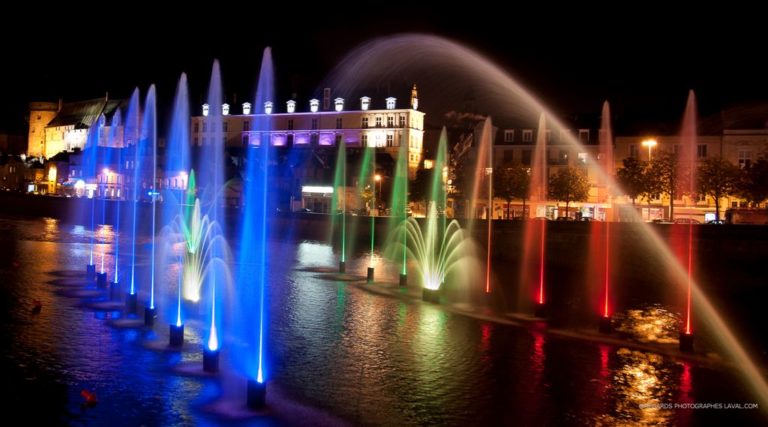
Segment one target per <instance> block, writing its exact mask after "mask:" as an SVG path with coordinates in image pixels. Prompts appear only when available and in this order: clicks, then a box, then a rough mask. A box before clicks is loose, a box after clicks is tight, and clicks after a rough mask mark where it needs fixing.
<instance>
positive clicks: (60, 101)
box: [56, 98, 64, 112]
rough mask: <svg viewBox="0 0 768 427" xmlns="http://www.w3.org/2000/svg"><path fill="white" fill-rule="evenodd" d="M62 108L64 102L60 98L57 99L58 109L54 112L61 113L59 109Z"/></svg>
mask: <svg viewBox="0 0 768 427" xmlns="http://www.w3.org/2000/svg"><path fill="white" fill-rule="evenodd" d="M63 107H64V100H63V99H62V98H59V109H58V110H56V112H59V111H61V109H62V108H63Z"/></svg>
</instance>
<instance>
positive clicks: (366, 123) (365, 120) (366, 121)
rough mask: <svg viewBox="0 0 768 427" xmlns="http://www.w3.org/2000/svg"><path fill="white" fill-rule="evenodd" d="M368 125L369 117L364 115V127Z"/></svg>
mask: <svg viewBox="0 0 768 427" xmlns="http://www.w3.org/2000/svg"><path fill="white" fill-rule="evenodd" d="M367 127H368V117H363V129H365V128H367Z"/></svg>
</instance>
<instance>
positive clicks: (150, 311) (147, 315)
mask: <svg viewBox="0 0 768 427" xmlns="http://www.w3.org/2000/svg"><path fill="white" fill-rule="evenodd" d="M155 317H157V309H154V308H149V307H144V326H149V327H151V326H154V325H155Z"/></svg>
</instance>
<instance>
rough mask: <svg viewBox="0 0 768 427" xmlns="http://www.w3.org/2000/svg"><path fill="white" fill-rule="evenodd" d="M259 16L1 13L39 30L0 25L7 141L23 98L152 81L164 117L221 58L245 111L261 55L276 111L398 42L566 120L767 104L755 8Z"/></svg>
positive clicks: (118, 93) (0, 111) (194, 94)
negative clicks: (608, 108) (349, 62)
mask: <svg viewBox="0 0 768 427" xmlns="http://www.w3.org/2000/svg"><path fill="white" fill-rule="evenodd" d="M183 7H185V8H191V6H183ZM253 7H256V6H255V5H250V6H248V8H245V7H243V9H242V10H238V8H239V7H237V8H235V9H234V10H229V11H228V12H227V13H225V14H222V13H218V12H211V11H208V10H205V9H199V10H198V9H197V8H193V9H194V10H185V12H184V14H180V15H178V16H174V15H158V14H154V13H153V12H151V11H143V12H141V13H138V14H136V15H134V16H132V17H126V16H123V14H122V13H121V14H120V17H116V16H110V15H107V16H105V17H104V18H103V19H101V20H99V19H96V20H93V19H92V20H88V19H86V15H85V14H79V13H73V11H72V10H67V11H56V12H46V13H41V12H40V11H29V12H26V13H24V12H22V13H20V14H19V13H16V14H15V15H14V14H10V13H6V14H4V17H5V18H6V20H12V19H14V16H16V18H18V19H19V20H21V21H24V22H28V23H29V25H30V26H31V27H33V28H39V30H30V31H18V30H12V29H10V28H9V27H10V26H6V25H3V26H2V29H0V35H2V37H3V40H4V43H3V47H2V49H3V51H4V55H3V64H2V67H0V76H2V78H0V94H1V95H2V102H0V132H17V133H22V134H25V133H26V124H25V122H24V113H25V109H26V103H28V102H29V101H33V100H38V101H44V100H48V101H55V100H57V99H58V98H60V97H62V98H64V100H65V101H74V100H81V99H89V98H96V97H100V96H103V95H104V93H105V92H107V91H108V92H109V93H110V97H111V98H126V97H128V96H129V95H130V92H131V90H132V89H133V88H134V87H136V86H138V87H140V88H141V89H142V91H144V90H146V88H147V86H148V85H149V84H150V83H156V84H157V87H158V93H159V97H160V104H161V105H160V107H161V114H163V113H162V111H163V108H164V106H166V105H167V104H168V103H169V102H170V99H171V98H172V96H173V91H174V89H175V85H176V81H177V79H178V76H179V74H180V73H181V72H182V71H184V72H187V73H188V77H189V81H190V98H191V102H192V104H193V105H198V104H200V103H201V102H202V100H203V97H204V95H203V94H204V91H205V88H206V87H207V84H208V78H209V75H210V68H211V61H212V60H213V58H218V59H220V61H221V66H222V73H223V77H224V86H225V92H226V98H227V100H228V101H229V102H233V101H234V97H235V94H236V95H237V102H238V103H240V102H243V101H244V100H246V99H250V98H252V97H253V88H254V86H255V80H256V76H257V73H258V69H259V64H260V61H261V53H262V50H263V48H264V46H267V45H269V46H272V49H273V58H274V63H275V71H276V79H277V85H278V89H277V91H278V105H279V106H282V105H283V102H284V101H285V100H286V99H287V97H289V96H294V94H295V96H297V97H298V99H300V100H305V99H308V98H310V97H311V96H312V95H313V94H314V93H316V90H317V87H318V85H320V84H321V83H320V82H321V81H322V80H323V77H324V76H325V75H326V73H328V71H329V70H330V69H332V68H333V66H334V65H335V64H336V63H337V62H338V61H339V60H340V59H341V58H343V57H344V55H345V54H346V53H348V52H349V51H350V50H351V49H352V48H354V47H355V46H357V45H358V44H359V43H362V42H365V41H367V40H369V39H371V38H374V37H381V36H386V35H390V34H395V33H400V32H420V33H429V34H435V35H440V36H445V37H448V38H451V39H453V40H455V41H459V42H462V43H465V44H467V45H468V46H470V47H472V48H474V49H477V50H478V51H479V52H480V53H482V54H483V55H486V56H488V57H490V58H492V59H493V60H495V61H497V62H498V63H499V64H500V65H501V66H502V67H503V68H504V69H506V70H508V71H509V72H510V73H511V74H512V75H513V76H515V77H516V78H517V79H518V81H520V82H522V83H523V84H524V85H526V86H527V87H529V88H530V89H531V91H532V92H534V93H535V94H537V95H538V96H539V97H540V98H541V99H542V100H543V101H544V102H545V103H547V104H548V105H550V106H552V107H553V109H554V110H555V111H556V112H557V113H558V114H561V115H569V114H594V115H597V114H599V111H600V104H601V103H602V101H603V100H605V99H608V100H610V101H611V104H612V107H613V110H614V113H615V114H614V115H615V116H616V117H617V118H618V119H619V121H621V120H624V121H643V120H667V121H678V120H679V119H680V117H681V116H682V109H683V107H684V104H685V98H686V96H687V91H688V90H689V89H694V90H696V92H697V97H698V100H699V111H700V112H701V114H702V115H706V114H712V113H716V112H717V111H719V109H720V108H722V107H724V106H727V105H729V104H732V103H736V102H742V101H747V100H749V101H761V100H768V84H766V77H767V76H768V72H766V67H764V66H762V65H761V64H762V62H763V61H764V60H765V55H766V51H768V49H766V47H765V45H766V43H765V42H766V39H768V37H767V36H766V31H765V26H764V23H763V22H761V21H760V20H761V19H762V18H761V17H762V15H761V14H759V13H757V12H755V11H749V10H740V11H737V12H733V13H731V12H728V11H723V10H696V11H695V13H694V11H691V12H689V13H678V12H673V11H667V10H663V9H660V8H658V7H655V6H654V7H651V6H649V5H644V8H643V9H632V8H633V6H631V5H622V6H621V9H622V10H621V11H619V10H610V9H602V10H599V11H595V10H589V11H585V10H579V9H573V10H561V11H554V10H551V8H547V9H546V10H543V11H542V10H530V9H527V8H521V7H519V6H517V5H509V6H505V9H510V11H509V12H504V13H501V12H500V11H498V10H492V9H489V10H479V8H478V10H471V11H470V10H461V11H452V10H439V11H435V10H430V9H425V8H421V7H415V6H412V5H408V6H391V7H390V8H391V9H392V10H390V11H387V12H385V15H381V16H375V15H374V14H373V12H369V11H366V12H365V13H363V12H362V11H360V10H357V9H356V8H352V9H351V10H350V12H351V13H353V14H356V15H353V16H349V12H345V13H343V14H336V13H332V12H333V11H334V10H335V9H338V7H340V6H333V5H330V4H328V5H326V7H323V8H321V9H317V10H316V11H311V10H306V11H304V13H303V15H302V16H295V15H296V11H294V10H289V11H285V12H283V13H278V14H276V15H275V16H274V17H270V18H265V17H258V16H249V15H250V13H249V12H248V10H249V9H250V8H253ZM297 8H298V7H297ZM553 8H554V6H553ZM299 9H300V8H299ZM555 12H557V13H555ZM597 12H600V13H597ZM184 15H191V16H193V17H192V18H189V17H188V16H184ZM600 15H605V17H603V18H600V17H599V16H600ZM694 15H695V17H694ZM69 18H72V19H75V20H74V21H72V20H70V19H69ZM207 18H210V19H208V22H202V21H201V20H202V19H207ZM300 105H302V106H303V104H301V103H300ZM457 108H458V107H457ZM193 111H196V110H195V109H193ZM427 113H428V114H429V113H430V112H429V111H427ZM161 117H162V116H161Z"/></svg>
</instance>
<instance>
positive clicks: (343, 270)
mask: <svg viewBox="0 0 768 427" xmlns="http://www.w3.org/2000/svg"><path fill="white" fill-rule="evenodd" d="M346 272H347V263H346V262H344V261H339V273H346Z"/></svg>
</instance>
